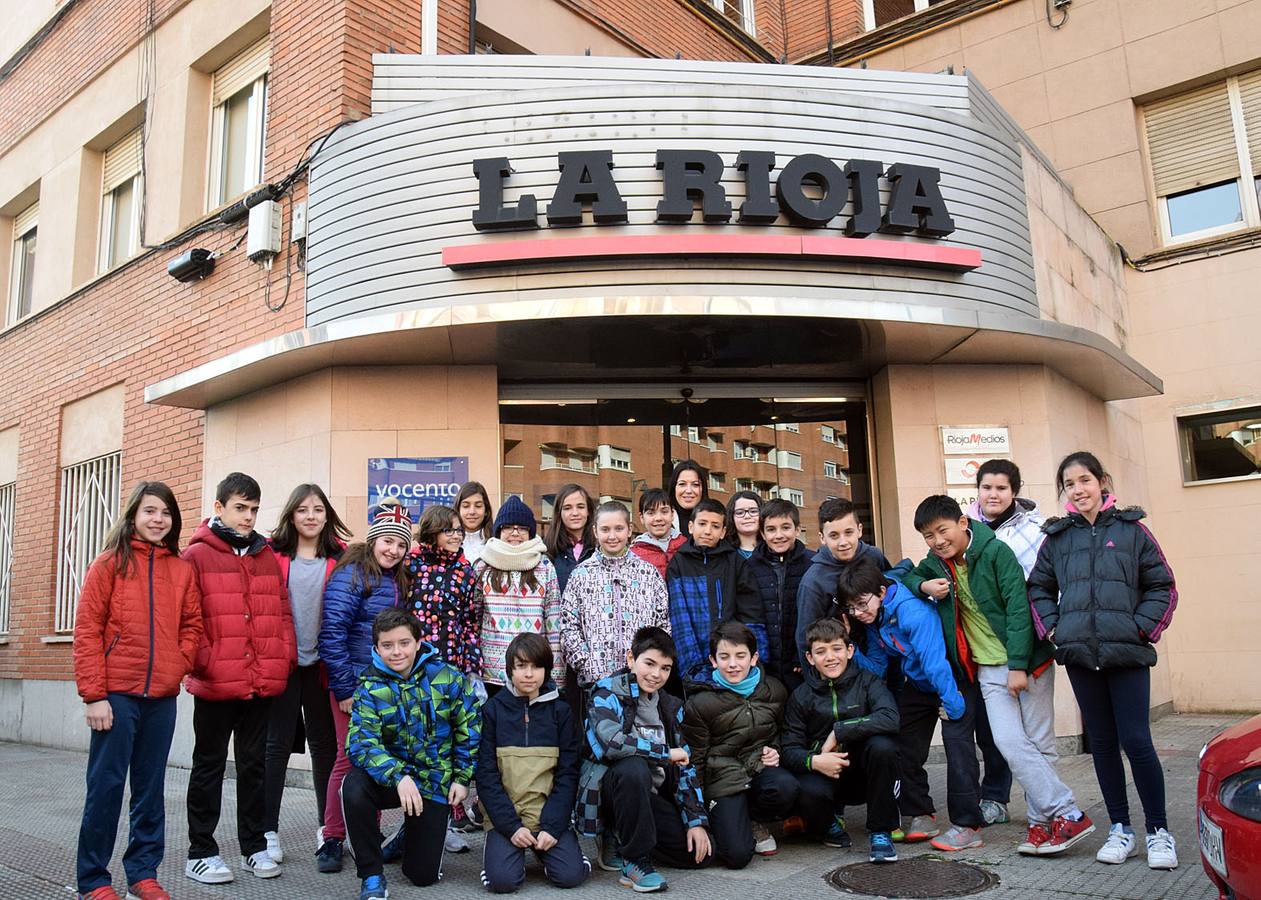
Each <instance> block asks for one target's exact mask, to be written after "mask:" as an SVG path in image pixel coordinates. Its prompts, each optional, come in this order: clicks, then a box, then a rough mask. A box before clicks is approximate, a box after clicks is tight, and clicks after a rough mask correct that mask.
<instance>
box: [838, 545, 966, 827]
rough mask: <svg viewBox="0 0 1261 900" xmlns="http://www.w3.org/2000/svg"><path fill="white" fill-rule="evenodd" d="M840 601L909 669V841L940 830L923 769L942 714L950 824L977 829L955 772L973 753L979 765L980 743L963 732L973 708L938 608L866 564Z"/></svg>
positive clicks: (904, 765) (905, 763)
mask: <svg viewBox="0 0 1261 900" xmlns="http://www.w3.org/2000/svg"><path fill="white" fill-rule="evenodd" d="M836 597H837V601H838V602H839V603H841V604H842V605H843V607H844V608H845V610H846V613H847V614H848V616H849V617H850V618H851V619H853V620H854V621H857V622H861V623H862V624H863V625H865V626H867V627H868V629H869V630H870V631H873V632H874V635H873V636H874V638H875V640H874V644H875V645H876V646H877V647H878V648H879V650H880V651H881V653H882V654H885V655H887V656H888V657H896V658H897V659H898V660H899V661H900V662H901V664H902V674H903V676H904V677H905V683H904V684H903V685H902V688H901V690H899V691H898V693H897V700H898V714H899V718H900V720H901V726H900V728H899V731H898V755H899V760H900V767H901V776H902V790H901V795H900V797H899V802H898V805H899V807H900V809H901V812H902V815H903V816H904V817H905V816H910V817H911V818H912V820H913V823H912V826H911V827H910V828H909V829H908V830H907V831H906V837H907V840H925V839H927V838H929V837H933V836H934V835H935V834H936V826H935V825H934V824H932V821H931V820H932V819H933V818H934V816H935V808H934V805H933V800H932V797H931V796H930V795H929V792H928V774H927V773H926V772H925V771H924V763H925V761H926V760H927V759H928V748H929V745H930V743H931V742H932V737H933V731H934V730H935V729H936V726H937V721H938V718H939V714H938V711H939V709H940V710H944V711H945V715H946V720H945V721H944V722H942V739H943V742H944V743H945V745H946V755H947V769H946V798H947V806H948V808H949V809H950V811H951V821H952V822H956V819H958V820H962V821H964V822H967V823H969V824H970V823H971V821H972V819H971V815H972V813H973V812H974V810H973V807H974V806H975V803H976V801H975V798H973V799H972V802H971V803H970V804H968V803H967V802H966V799H965V798H962V797H961V796H959V795H960V794H961V792H962V793H967V791H966V790H964V789H965V788H966V785H965V784H964V783H963V782H964V781H965V780H966V779H961V778H960V772H961V771H962V767H961V766H952V765H950V760H951V758H952V756H954V755H955V754H956V753H958V754H960V755H962V754H966V753H971V754H972V759H973V765H974V766H975V759H976V744H975V742H974V741H973V738H972V735H971V734H970V733H968V730H967V729H964V728H963V727H962V725H963V724H965V714H966V712H967V705H966V702H965V701H964V698H963V693H962V692H961V691H960V690H959V685H958V682H957V681H956V680H955V674H954V669H953V668H952V667H951V665H950V661H949V659H948V658H947V656H946V641H945V638H944V637H943V636H942V631H941V618H940V616H939V615H938V613H937V610H936V608H935V607H933V606H932V604H930V603H929V602H928V601H926V600H921V599H919V598H918V597H916V596H915V595H914V594H912V593H911V592H910V590H909V589H907V588H906V587H904V586H902V585H901V584H899V583H898V582H896V581H894V580H892V579H891V578H888V577H886V576H885V575H884V574H883V573H882V572H881V571H880V569H879V567H878V566H877V564H876V563H875V562H874V561H873V560H870V559H863V560H859V561H858V562H856V563H855V564H854V565H852V566H850V567H849V568H848V569H847V570H846V571H845V572H844V573H842V574H841V576H840V577H839V578H838V579H837V584H836ZM965 807H966V810H965ZM930 832H931V833H930Z"/></svg>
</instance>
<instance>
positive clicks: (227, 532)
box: [210, 516, 254, 550]
mask: <svg viewBox="0 0 1261 900" xmlns="http://www.w3.org/2000/svg"><path fill="white" fill-rule="evenodd" d="M210 530H211V532H212V533H213V534H214V535H215V537H217V538H219V540H221V541H223V542H224V543H225V544H227V545H228V546H229V547H231V548H233V549H234V550H248V549H249V548H250V547H252V546H253V545H254V532H252V531H251V532H250V533H249V534H248V535H243V534H239V533H237V532H236V531H235V530H233V529H231V528H229V527H228V526H227V525H224V524H223V522H222V521H221V520H220V519H219V517H218V516H215V517H214V518H212V519H211V520H210Z"/></svg>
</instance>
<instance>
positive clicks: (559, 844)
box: [482, 828, 591, 894]
mask: <svg viewBox="0 0 1261 900" xmlns="http://www.w3.org/2000/svg"><path fill="white" fill-rule="evenodd" d="M552 837H554V838H556V846H555V847H553V848H552V849H551V850H534V851H532V852H533V853H534V855H535V857H537V858H538V860H539V861H540V862H542V863H543V874H544V875H546V876H547V880H548V881H549V882H551V884H552V887H558V888H572V887H577V886H578V885H580V884H582V883H583V882H584V881H586V880H587V876H588V875H590V874H591V862H590V861H589V860H588V859H587V857H586V856H584V855H583V853H582V847H581V846H580V845H579V843H578V835H576V834H574V830H573V829H572V828H567V829H565V831H563V832H562V833H560V834H554V835H552ZM482 884H484V885H485V886H486V889H487V890H489V891H490V892H491V893H493V894H511V893H513V892H514V891H517V890H519V889H520V888H521V886H522V885H523V884H525V851H524V850H522V849H521V848H520V847H518V846H516V845H515V844H513V843H512V841H510V840H508V838H506V837H504V836H503V835H502V834H500V833H499V832H498V831H494V830H492V831H488V832H486V849H485V850H484V851H483V852H482Z"/></svg>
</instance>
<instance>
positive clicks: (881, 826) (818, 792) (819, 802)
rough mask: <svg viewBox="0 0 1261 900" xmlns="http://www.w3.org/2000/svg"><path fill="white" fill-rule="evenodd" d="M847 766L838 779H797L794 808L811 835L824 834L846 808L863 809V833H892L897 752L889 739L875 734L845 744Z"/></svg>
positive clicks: (895, 818) (807, 775) (895, 821)
mask: <svg viewBox="0 0 1261 900" xmlns="http://www.w3.org/2000/svg"><path fill="white" fill-rule="evenodd" d="M845 752H846V753H848V754H849V765H848V766H847V767H845V768H844V769H842V770H841V775H840V777H839V778H828V777H827V776H826V775H821V774H820V773H818V772H805V773H803V774H800V775H798V776H797V782H798V784H800V785H801V793H800V794H799V795H798V797H797V809H798V811H799V812H800V813H801V817H802V818H803V819H805V820H806V828H807V829H808V830H809V831H810V833H811V834H814V835H818V836H820V837H821V836H823V835H824V834H826V833H827V830H828V826H830V825H831V824H832V818H833V816H835V815H836V814H837V813H839V812H840V811H841V810H842V809H844V808H845V807H846V806H862V805H864V804H866V806H867V830H868V831H869V832H874V831H893V830H894V829H895V828H897V827H898V798H897V782H898V773H899V769H900V765H899V752H898V744H897V741H896V740H894V738H893V737H891V736H890V737H886V736H885V735H883V734H878V735H875V736H873V737H869V738H867V739H866V740H865V741H858V742H856V743H852V744H849V745H847V747H846V748H845Z"/></svg>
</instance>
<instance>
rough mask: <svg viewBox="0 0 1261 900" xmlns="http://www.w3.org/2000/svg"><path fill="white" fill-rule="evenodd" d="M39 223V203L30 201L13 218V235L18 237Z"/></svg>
mask: <svg viewBox="0 0 1261 900" xmlns="http://www.w3.org/2000/svg"><path fill="white" fill-rule="evenodd" d="M37 224H39V203H38V202H36V203H32V204H31V205H30V206H28V207H27V208H26V209H24V210H22V211H21V212H20V213H18V214H17V215H16V216H15V217H14V219H13V237H14V238H20V237H21V236H22V235H24V234H26V233H27V232H28V231H30V230H31V229H32V228H34V227H35V226H36V225H37Z"/></svg>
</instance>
